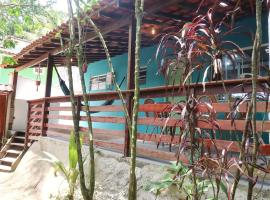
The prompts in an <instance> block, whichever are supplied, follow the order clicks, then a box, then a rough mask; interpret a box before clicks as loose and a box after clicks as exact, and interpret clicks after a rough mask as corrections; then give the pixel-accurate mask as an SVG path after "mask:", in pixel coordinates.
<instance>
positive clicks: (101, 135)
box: [26, 78, 270, 162]
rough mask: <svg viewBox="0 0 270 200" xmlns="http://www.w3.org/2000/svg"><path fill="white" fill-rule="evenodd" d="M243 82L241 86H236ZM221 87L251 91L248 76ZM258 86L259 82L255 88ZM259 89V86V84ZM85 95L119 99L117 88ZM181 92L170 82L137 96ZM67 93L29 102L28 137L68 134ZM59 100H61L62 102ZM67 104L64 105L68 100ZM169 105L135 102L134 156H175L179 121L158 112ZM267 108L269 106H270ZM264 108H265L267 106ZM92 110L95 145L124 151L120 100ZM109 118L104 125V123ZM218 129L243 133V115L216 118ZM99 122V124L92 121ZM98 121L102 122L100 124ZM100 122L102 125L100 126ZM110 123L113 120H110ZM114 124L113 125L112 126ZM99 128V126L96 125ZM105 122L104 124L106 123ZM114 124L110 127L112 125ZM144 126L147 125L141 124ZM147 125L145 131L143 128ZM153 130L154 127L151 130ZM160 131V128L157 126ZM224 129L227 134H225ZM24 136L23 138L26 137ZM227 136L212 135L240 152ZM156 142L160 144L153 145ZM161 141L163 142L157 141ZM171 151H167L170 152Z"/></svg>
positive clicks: (261, 109)
mask: <svg viewBox="0 0 270 200" xmlns="http://www.w3.org/2000/svg"><path fill="white" fill-rule="evenodd" d="M268 81H269V79H268V78H259V83H267V82H268ZM243 82H245V86H244V87H240V86H239V85H240V84H242V83H243ZM225 85H226V88H227V89H228V91H230V92H231V93H239V92H241V93H243V92H249V91H250V89H251V88H250V85H251V80H250V79H245V80H234V81H225ZM190 87H191V88H193V92H194V93H195V94H196V95H202V94H203V95H205V93H203V89H202V86H201V84H193V85H191V86H190ZM259 90H260V87H259ZM261 90H263V89H262V88H261ZM206 91H207V94H209V95H213V94H218V93H221V91H222V93H224V92H223V85H222V83H221V82H211V83H207V84H206ZM132 94H133V91H123V95H124V96H127V95H132ZM88 95H89V99H90V100H91V102H92V101H100V100H108V99H116V100H117V99H118V98H119V97H118V95H117V93H116V92H103V93H93V94H88ZM183 95H185V88H179V86H169V87H165V86H164V87H156V88H147V89H143V90H141V98H157V97H169V96H183ZM81 99H82V97H81V96H80V95H78V96H76V100H77V103H78V105H79V106H78V108H79V110H80V112H78V113H79V116H78V117H79V118H80V131H81V132H84V133H85V138H84V142H85V143H87V134H86V133H87V131H88V130H87V128H85V127H87V126H86V122H87V117H85V114H84V111H85V107H84V106H81V103H82V104H83V102H81ZM69 102H70V97H68V96H64V97H51V98H43V99H37V100H32V101H28V104H29V111H28V120H27V131H26V132H27V134H26V137H27V140H28V138H29V139H33V137H35V136H39V135H42V136H46V135H48V136H51V137H61V138H62V139H63V138H66V139H67V138H68V136H69V132H70V131H71V130H72V129H73V126H72V116H71V112H70V111H71V106H70V104H69ZM63 104H64V105H63ZM68 104H69V105H68ZM172 106H173V105H171V104H168V103H167V104H166V103H162V104H159V103H155V104H141V105H140V107H139V112H140V115H139V119H138V126H139V127H142V126H144V127H142V129H144V130H143V131H139V132H138V138H137V139H138V150H137V151H138V155H140V156H143V157H148V158H151V159H161V160H175V159H176V157H175V156H176V153H175V152H176V149H177V144H179V141H180V138H179V136H178V134H177V133H178V131H177V129H180V128H181V127H183V126H184V124H183V121H181V120H179V118H177V117H176V118H170V119H169V120H168V119H166V118H162V117H157V116H160V115H159V114H160V113H168V112H169V111H170V109H171V107H172ZM212 106H213V108H214V110H215V111H216V112H217V113H223V114H224V113H229V112H230V105H229V103H213V104H212ZM269 107H270V106H269ZM269 107H268V108H267V106H266V103H265V102H258V103H257V112H258V113H265V112H270V108H269ZM246 108H247V107H246V105H244V104H243V105H241V107H240V112H242V113H245V112H246ZM266 108H267V110H266ZM199 109H200V110H199V111H200V112H205V111H206V110H205V108H204V107H202V108H199ZM90 110H91V111H96V112H99V113H98V114H92V116H91V119H92V122H93V123H94V144H95V145H96V146H98V147H102V148H106V149H110V150H114V151H118V152H123V151H124V147H125V145H124V144H125V142H126V141H125V140H126V138H127V137H125V134H127V133H126V132H125V128H124V125H125V123H126V120H125V117H124V114H123V108H122V106H121V105H120V104H119V105H108V106H99V105H98V106H91V107H90ZM145 113H152V114H153V116H152V117H151V116H146V115H145ZM83 123H84V124H83ZM108 123H109V124H108ZM165 123H166V127H167V128H168V129H170V128H173V129H174V134H171V135H170V134H163V135H161V134H160V132H161V131H160V130H161V129H163V127H164V124H165ZM217 123H218V124H219V127H220V131H221V132H222V131H223V132H224V131H227V132H225V133H224V134H227V136H228V135H235V134H237V132H240V134H241V132H243V130H244V128H245V127H244V126H245V120H244V119H240V120H236V121H235V122H234V123H233V124H232V123H231V120H230V119H217ZM97 124H99V125H97ZM100 124H102V125H100ZM103 124H104V125H103ZM113 124H114V125H113ZM116 124H117V125H118V126H117V127H115V126H116ZM101 127H102V128H101ZM106 127H107V128H106ZM113 127H114V128H113ZM146 127H147V128H146ZM197 127H199V128H201V129H215V127H213V126H212V125H211V124H209V123H205V122H203V121H198V123H197ZM145 130H146V131H145ZM153 130H155V131H153ZM156 130H159V131H156ZM257 131H258V132H269V131H270V121H268V120H265V121H259V120H258V121H257ZM228 132H229V133H228ZM27 140H26V142H27ZM200 140H201V142H203V143H204V144H205V146H206V147H207V148H208V149H209V148H211V147H212V145H213V144H212V142H211V141H210V140H209V139H200ZM231 140H232V138H228V137H227V138H224V137H221V136H220V137H219V138H218V137H217V139H216V140H215V142H216V146H217V147H218V149H223V148H225V147H228V146H229V145H230V149H229V150H230V151H233V152H239V151H240V147H239V144H238V142H237V141H231ZM157 144H161V145H159V148H157ZM162 144H164V145H162ZM170 150H171V151H170ZM260 153H261V154H263V155H270V145H268V144H264V145H261V146H260ZM180 159H181V160H183V161H184V162H188V160H187V159H186V158H185V157H184V156H183V155H182V157H181V158H180Z"/></svg>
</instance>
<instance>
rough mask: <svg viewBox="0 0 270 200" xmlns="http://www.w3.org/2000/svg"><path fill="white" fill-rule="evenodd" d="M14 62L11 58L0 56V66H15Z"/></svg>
mask: <svg viewBox="0 0 270 200" xmlns="http://www.w3.org/2000/svg"><path fill="white" fill-rule="evenodd" d="M16 63H17V62H16V60H14V59H13V58H12V57H11V56H6V55H3V54H2V55H0V64H10V65H14V64H16Z"/></svg>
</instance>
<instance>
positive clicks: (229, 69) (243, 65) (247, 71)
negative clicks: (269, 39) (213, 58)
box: [223, 44, 269, 79]
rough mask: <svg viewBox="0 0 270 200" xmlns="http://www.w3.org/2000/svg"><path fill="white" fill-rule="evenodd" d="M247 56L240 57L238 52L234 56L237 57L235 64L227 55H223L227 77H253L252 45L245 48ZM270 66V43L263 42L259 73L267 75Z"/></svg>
mask: <svg viewBox="0 0 270 200" xmlns="http://www.w3.org/2000/svg"><path fill="white" fill-rule="evenodd" d="M243 51H244V53H245V57H244V58H242V57H239V56H237V55H236V54H235V55H234V56H233V57H234V58H235V66H234V65H233V63H232V62H231V60H230V59H229V58H228V56H227V55H225V56H224V57H223V65H224V75H225V79H237V78H248V77H251V57H252V47H246V48H243ZM268 67H269V53H268V44H263V45H262V47H261V58H260V67H259V72H258V73H259V75H260V76H265V75H267V70H266V69H268Z"/></svg>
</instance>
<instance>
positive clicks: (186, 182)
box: [144, 162, 211, 200]
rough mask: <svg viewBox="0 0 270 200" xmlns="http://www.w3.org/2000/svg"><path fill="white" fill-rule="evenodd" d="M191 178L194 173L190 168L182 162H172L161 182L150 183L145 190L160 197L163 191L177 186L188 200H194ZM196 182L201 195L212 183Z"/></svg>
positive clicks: (207, 181) (198, 180) (199, 179)
mask: <svg viewBox="0 0 270 200" xmlns="http://www.w3.org/2000/svg"><path fill="white" fill-rule="evenodd" d="M191 178H192V171H191V170H190V169H189V168H188V167H186V166H185V165H183V164H182V163H181V162H179V163H178V164H177V163H176V162H172V164H171V165H170V166H169V168H168V169H167V173H166V174H165V175H164V176H163V177H162V178H161V180H160V181H155V182H150V183H148V184H147V185H145V187H144V189H145V190H146V191H150V192H153V193H154V194H156V195H157V196H158V195H160V193H161V192H162V191H164V190H166V189H169V188H170V187H172V186H176V187H177V189H178V190H179V192H184V194H185V196H186V197H187V199H192V195H193V194H194V191H193V183H192V182H191V181H190V180H191ZM196 182H197V189H198V192H199V193H200V194H205V193H206V192H207V191H208V189H209V187H211V182H210V181H209V180H203V179H201V178H197V179H196ZM209 200H210V199H209Z"/></svg>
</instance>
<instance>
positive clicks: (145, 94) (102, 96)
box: [28, 77, 269, 103]
mask: <svg viewBox="0 0 270 200" xmlns="http://www.w3.org/2000/svg"><path fill="white" fill-rule="evenodd" d="M268 81H269V78H268V77H260V78H258V83H266V82H268ZM243 82H247V83H249V84H250V83H251V79H235V80H225V81H224V84H225V85H230V86H231V87H233V88H235V89H234V90H233V91H232V93H239V92H240V93H241V92H243V91H242V89H241V88H239V87H235V86H237V85H239V84H242V83H243ZM206 86H207V87H208V88H209V89H208V90H207V93H203V92H202V91H198V93H197V90H202V84H201V83H198V84H196V83H193V84H190V86H189V87H190V88H195V89H196V93H197V94H198V95H200V92H202V95H207V94H212V93H213V94H214V95H216V94H217V91H216V90H215V89H217V88H220V89H222V88H223V86H222V81H213V82H208V83H206ZM180 89H181V91H182V90H184V87H181V88H180ZM178 90H179V86H159V87H152V88H144V89H141V90H140V95H141V98H153V97H169V96H184V95H185V94H184V93H183V92H178ZM172 91H174V92H173V93H172ZM210 91H211V92H210ZM122 93H123V95H124V97H126V96H127V95H128V94H132V93H133V91H132V90H123V91H122ZM221 93H222V92H221ZM77 96H80V95H77ZM88 96H89V98H90V99H91V101H97V100H109V99H119V96H118V93H117V92H115V91H110V92H97V93H92V94H88ZM41 101H43V98H42V99H36V100H31V101H28V102H29V103H35V102H41ZM69 101H70V97H69V96H59V97H50V98H48V102H51V103H53V102H57V103H59V102H69Z"/></svg>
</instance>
